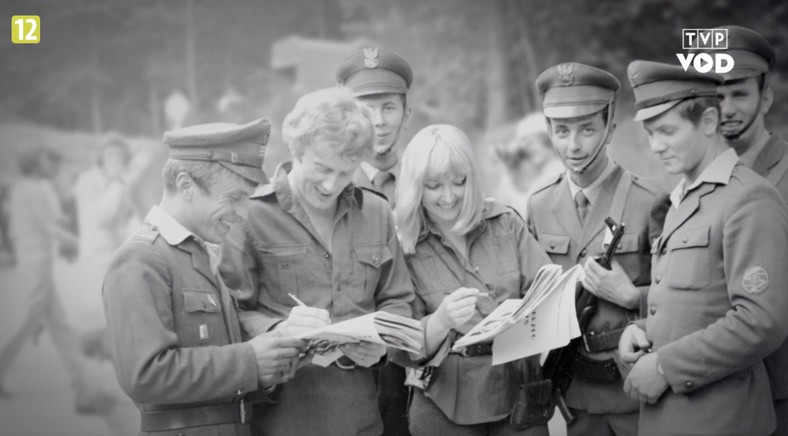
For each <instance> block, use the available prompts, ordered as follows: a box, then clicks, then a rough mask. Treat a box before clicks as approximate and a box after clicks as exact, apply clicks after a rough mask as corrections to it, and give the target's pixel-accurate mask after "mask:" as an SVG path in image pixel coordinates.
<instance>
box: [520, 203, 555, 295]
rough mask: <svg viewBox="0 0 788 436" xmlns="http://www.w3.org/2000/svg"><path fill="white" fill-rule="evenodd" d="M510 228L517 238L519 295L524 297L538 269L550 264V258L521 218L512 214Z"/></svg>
mask: <svg viewBox="0 0 788 436" xmlns="http://www.w3.org/2000/svg"><path fill="white" fill-rule="evenodd" d="M512 226H514V235H515V238H517V251H518V253H519V256H520V283H521V287H520V295H521V296H523V295H525V292H526V291H527V290H528V288H530V287H531V283H532V282H533V280H534V277H536V273H537V271H539V268H541V267H543V266H545V265H548V264H551V263H552V262H551V261H550V257H548V256H547V253H545V251H544V249H542V246H541V245H539V243H538V242H537V241H536V238H534V236H533V235H532V234H531V233H530V232H529V231H528V230H527V228H526V224H525V222H524V221H523V219H522V218H520V217H519V216H517V215H514V214H512Z"/></svg>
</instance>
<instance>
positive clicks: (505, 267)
mask: <svg viewBox="0 0 788 436" xmlns="http://www.w3.org/2000/svg"><path fill="white" fill-rule="evenodd" d="M494 243H495V260H496V263H497V264H498V272H499V273H501V274H506V273H509V272H512V271H517V270H518V267H519V262H518V258H517V254H518V253H517V245H516V243H517V241H516V240H515V238H514V232H511V233H509V234H506V235H501V236H498V237H496V238H495V242H494Z"/></svg>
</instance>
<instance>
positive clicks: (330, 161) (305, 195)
mask: <svg viewBox="0 0 788 436" xmlns="http://www.w3.org/2000/svg"><path fill="white" fill-rule="evenodd" d="M358 165H359V160H357V159H356V160H353V159H348V158H346V157H345V156H343V155H342V154H341V153H339V152H337V151H336V150H332V148H331V147H329V146H320V145H315V146H311V147H307V148H306V149H305V150H304V153H303V154H302V155H301V157H300V158H297V159H296V160H295V161H294V162H293V169H292V171H291V178H292V179H291V180H292V183H293V187H292V188H293V189H294V190H296V191H297V192H298V193H299V194H300V196H301V198H302V199H303V200H304V201H305V202H306V204H307V206H310V207H312V208H314V209H319V210H325V209H329V208H331V207H334V206H335V205H336V201H337V197H339V194H341V193H342V191H343V190H344V189H345V188H347V186H348V185H349V184H350V182H351V181H352V180H353V173H355V171H356V169H357V168H358Z"/></svg>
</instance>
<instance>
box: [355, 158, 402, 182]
mask: <svg viewBox="0 0 788 436" xmlns="http://www.w3.org/2000/svg"><path fill="white" fill-rule="evenodd" d="M399 164H400V162H399V159H398V160H397V163H395V164H394V166H393V167H391V168H389V169H387V170H386V171H388V172H390V173H391V174H392V175H394V178H395V179H396V178H397V176H399ZM361 171H364V174H366V175H367V178H368V179H369V180H370V181H372V180H374V179H375V176H377V175H378V173H379V172H381V170H379V169H378V168H376V167H374V166H373V165H372V164H370V163H369V162H365V161H362V162H361Z"/></svg>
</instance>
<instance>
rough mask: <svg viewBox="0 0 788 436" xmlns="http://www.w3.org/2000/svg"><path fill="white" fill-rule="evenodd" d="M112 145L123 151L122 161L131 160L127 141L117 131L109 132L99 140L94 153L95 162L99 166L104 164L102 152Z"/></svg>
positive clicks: (127, 161)
mask: <svg viewBox="0 0 788 436" xmlns="http://www.w3.org/2000/svg"><path fill="white" fill-rule="evenodd" d="M112 147H117V148H119V149H121V150H122V151H123V154H124V159H123V162H124V163H125V164H128V163H129V161H130V160H131V147H130V146H129V142H128V141H127V140H126V138H124V137H123V136H121V135H120V134H119V133H115V132H110V133H108V134H106V135H104V137H103V138H101V140H100V141H99V145H98V150H97V151H98V153H97V155H96V162H97V163H98V164H99V166H104V152H105V151H107V149H109V148H112Z"/></svg>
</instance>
